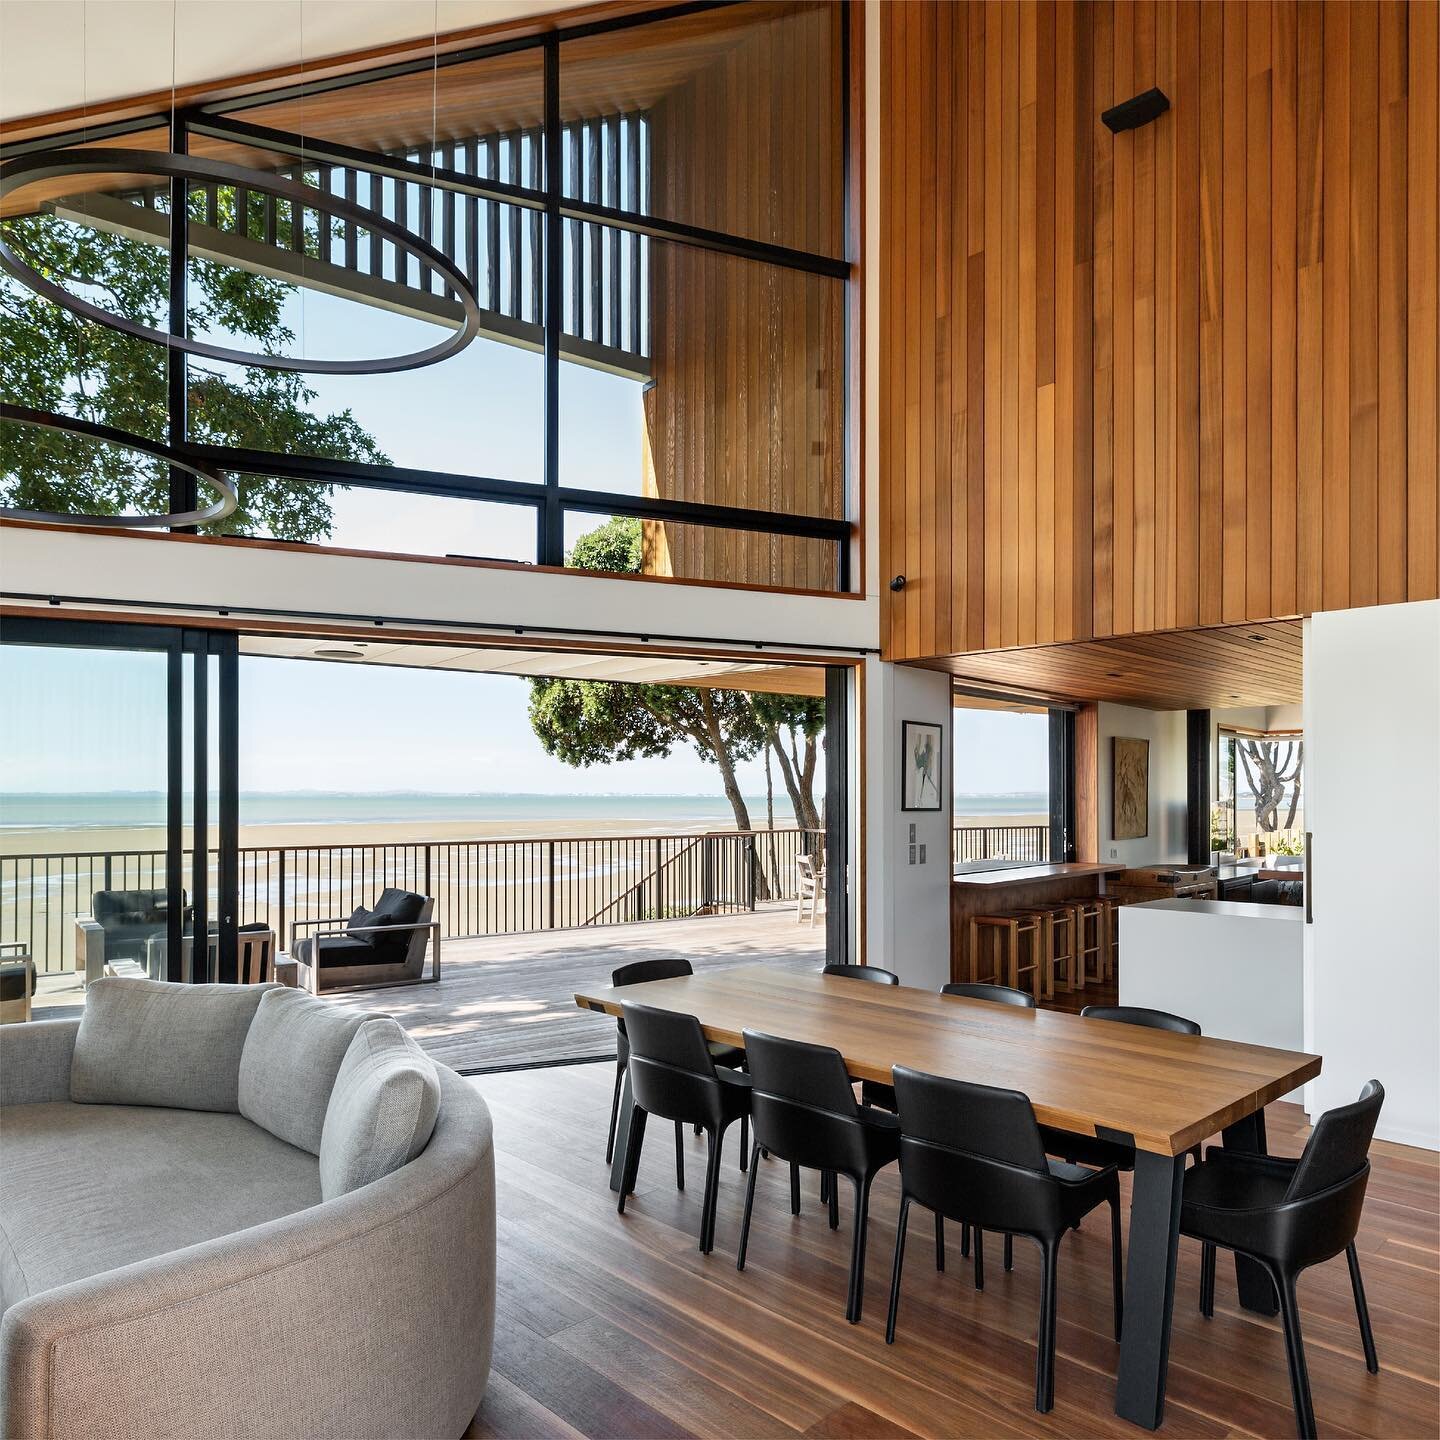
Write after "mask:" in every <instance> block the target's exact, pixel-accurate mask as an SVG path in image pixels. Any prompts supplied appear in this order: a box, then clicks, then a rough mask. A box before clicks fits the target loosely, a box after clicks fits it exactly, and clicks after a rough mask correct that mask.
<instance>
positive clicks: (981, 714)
mask: <svg viewBox="0 0 1440 1440" xmlns="http://www.w3.org/2000/svg"><path fill="white" fill-rule="evenodd" d="M0 660H3V669H4V682H3V684H0V756H3V761H0V790H7V791H17V790H51V791H92V790H160V789H163V787H164V783H165V666H164V660H163V658H162V657H161V656H159V655H154V654H143V653H135V652H117V651H96V650H88V651H69V650H63V649H59V648H51V647H42V646H21V645H7V646H5V647H4V649H3V651H0ZM528 696H529V686H528V685H527V684H526V683H525V681H523V680H520V679H517V678H515V677H514V676H502V675H472V674H460V673H457V672H451V671H443V670H402V669H396V668H389V667H384V666H361V665H353V664H352V665H347V664H343V663H339V662H336V663H334V664H319V663H315V662H312V661H300V660H279V659H270V658H267V657H260V656H242V657H241V660H240V747H241V748H240V777H241V787H242V789H245V790H251V791H254V790H266V791H272V790H280V791H285V790H338V791H356V790H360V791H364V790H378V791H385V790H420V791H436V792H441V793H454V794H466V793H475V792H486V791H501V792H517V791H518V792H524V793H532V794H655V795H690V794H707V795H708V794H719V793H720V790H719V776H718V774H717V772H716V770H715V768H714V767H713V766H711V765H707V764H705V763H704V762H702V761H701V760H700V759H699V757H698V756H697V755H696V754H695V753H694V751H693V750H692V749H690V748H689V747H685V748H679V749H677V750H676V751H675V753H674V754H673V755H672V756H671V757H670V758H669V759H666V760H634V761H628V762H625V763H623V764H613V765H605V766H595V767H591V768H589V769H584V770H577V769H572V768H570V767H569V766H567V765H563V764H562V763H561V762H560V761H558V760H554V759H552V758H551V757H549V756H547V755H546V754H545V753H544V751H543V749H542V748H541V746H540V742H539V741H538V740H537V739H536V738H535V735H534V732H533V731H532V730H531V729H530V723H529V719H528V717H527V714H526V704H527V700H528ZM99 717H103V719H104V723H103V724H100V723H97V718H99ZM955 730H956V743H957V747H958V748H957V754H956V764H955V766H954V767H953V770H954V775H955V780H956V783H957V785H958V787H959V788H960V789H961V790H966V791H976V792H982V793H989V794H1000V793H1014V792H1017V791H1036V790H1041V791H1043V790H1044V788H1045V783H1046V778H1045V777H1046V748H1045V717H1044V716H1043V715H1042V716H1029V715H1008V714H1004V713H1002V712H996V711H976V710H969V711H957V713H956V726H955ZM740 781H741V788H742V789H743V790H744V791H745V793H746V794H749V795H759V794H763V793H764V789H765V777H764V767H763V765H762V764H760V763H759V762H751V763H749V764H745V765H742V766H741V767H740Z"/></svg>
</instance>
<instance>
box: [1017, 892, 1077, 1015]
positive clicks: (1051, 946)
mask: <svg viewBox="0 0 1440 1440" xmlns="http://www.w3.org/2000/svg"><path fill="white" fill-rule="evenodd" d="M1020 913H1022V914H1026V915H1039V916H1041V917H1043V919H1044V920H1045V922H1046V924H1047V925H1048V926H1049V929H1050V934H1049V937H1048V939H1046V940H1045V942H1044V953H1045V954H1046V956H1047V957H1048V958H1049V962H1050V964H1049V968H1048V969H1047V971H1046V976H1045V988H1046V993H1047V994H1050V995H1053V994H1054V993H1055V991H1056V990H1074V989H1075V988H1076V983H1077V982H1076V963H1075V914H1074V910H1073V908H1072V907H1071V905H1070V903H1069V902H1068V901H1067V902H1066V903H1065V904H1062V905H1033V906H1026V907H1024V909H1023V910H1022V911H1021V912H1020Z"/></svg>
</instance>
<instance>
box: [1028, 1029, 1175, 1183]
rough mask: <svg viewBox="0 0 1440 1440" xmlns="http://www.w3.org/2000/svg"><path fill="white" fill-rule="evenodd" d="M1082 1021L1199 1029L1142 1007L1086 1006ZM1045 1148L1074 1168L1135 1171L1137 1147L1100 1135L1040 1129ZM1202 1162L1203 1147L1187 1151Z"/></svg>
mask: <svg viewBox="0 0 1440 1440" xmlns="http://www.w3.org/2000/svg"><path fill="white" fill-rule="evenodd" d="M1080 1018H1081V1019H1082V1020H1108V1021H1110V1022H1111V1023H1118V1024H1121V1025H1140V1026H1143V1027H1144V1028H1145V1029H1147V1030H1168V1031H1170V1032H1171V1034H1174V1035H1198V1034H1199V1033H1200V1027H1199V1026H1198V1025H1197V1024H1196V1023H1195V1022H1194V1021H1193V1020H1187V1019H1186V1018H1185V1017H1184V1016H1183V1015H1172V1014H1171V1013H1170V1012H1169V1011H1168V1010H1147V1009H1145V1008H1144V1007H1143V1006H1140V1005H1087V1006H1086V1007H1085V1008H1084V1009H1083V1010H1082V1011H1081V1012H1080ZM1040 1134H1041V1136H1042V1137H1043V1139H1044V1141H1045V1149H1046V1150H1047V1151H1048V1152H1049V1153H1050V1154H1052V1155H1059V1156H1061V1157H1062V1158H1064V1159H1066V1160H1068V1161H1069V1162H1070V1163H1071V1164H1072V1165H1074V1164H1080V1165H1114V1166H1115V1167H1116V1168H1117V1169H1119V1170H1133V1169H1134V1168H1135V1147H1134V1146H1133V1145H1122V1144H1117V1143H1116V1142H1115V1141H1113V1140H1102V1139H1100V1138H1099V1136H1097V1135H1072V1134H1071V1133H1070V1132H1069V1131H1068V1130H1056V1129H1054V1128H1053V1127H1051V1126H1049V1125H1042V1126H1041V1127H1040ZM1188 1153H1189V1154H1190V1155H1193V1156H1194V1157H1195V1160H1196V1162H1197V1163H1198V1162H1199V1159H1200V1147H1199V1146H1198V1145H1196V1146H1195V1147H1194V1148H1193V1149H1191V1150H1190V1151H1189V1152H1188Z"/></svg>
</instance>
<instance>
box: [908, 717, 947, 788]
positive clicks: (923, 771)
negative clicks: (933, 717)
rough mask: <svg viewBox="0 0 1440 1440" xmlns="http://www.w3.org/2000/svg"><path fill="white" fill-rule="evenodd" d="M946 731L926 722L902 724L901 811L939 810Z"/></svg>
mask: <svg viewBox="0 0 1440 1440" xmlns="http://www.w3.org/2000/svg"><path fill="white" fill-rule="evenodd" d="M944 742H945V729H944V727H943V726H941V725H931V724H928V723H926V722H925V721H922V720H903V721H901V723H900V808H901V809H902V810H938V809H939V808H940V797H941V794H942V793H943V792H942V790H941V785H942V784H943V782H944V768H945V767H944V765H943V764H942V763H941V758H940V757H941V752H942V751H943V749H944Z"/></svg>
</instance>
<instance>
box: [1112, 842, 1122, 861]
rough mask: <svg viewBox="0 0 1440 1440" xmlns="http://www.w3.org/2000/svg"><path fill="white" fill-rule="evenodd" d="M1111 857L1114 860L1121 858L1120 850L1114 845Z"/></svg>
mask: <svg viewBox="0 0 1440 1440" xmlns="http://www.w3.org/2000/svg"><path fill="white" fill-rule="evenodd" d="M1110 858H1111V859H1112V860H1118V859H1119V858H1120V852H1119V851H1118V850H1117V849H1115V847H1114V846H1113V845H1112V846H1111V847H1110Z"/></svg>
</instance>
